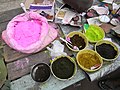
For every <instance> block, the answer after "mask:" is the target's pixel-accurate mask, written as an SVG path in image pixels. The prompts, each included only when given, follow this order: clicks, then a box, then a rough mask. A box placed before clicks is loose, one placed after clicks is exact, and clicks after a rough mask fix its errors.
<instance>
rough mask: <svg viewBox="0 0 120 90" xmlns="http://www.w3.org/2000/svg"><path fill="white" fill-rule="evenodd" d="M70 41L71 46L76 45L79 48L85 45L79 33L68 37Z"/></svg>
mask: <svg viewBox="0 0 120 90" xmlns="http://www.w3.org/2000/svg"><path fill="white" fill-rule="evenodd" d="M70 41H71V43H72V45H73V46H77V47H78V48H79V49H80V50H81V49H83V48H85V46H86V44H85V41H84V39H83V38H82V37H81V36H79V35H74V36H73V37H71V38H70Z"/></svg>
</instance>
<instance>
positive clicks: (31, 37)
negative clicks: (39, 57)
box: [14, 20, 41, 47]
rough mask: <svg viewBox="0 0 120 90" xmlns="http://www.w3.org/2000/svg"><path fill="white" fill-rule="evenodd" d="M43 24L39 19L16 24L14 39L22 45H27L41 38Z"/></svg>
mask: <svg viewBox="0 0 120 90" xmlns="http://www.w3.org/2000/svg"><path fill="white" fill-rule="evenodd" d="M40 34H41V24H40V21H38V20H31V21H27V22H24V21H23V22H18V23H17V25H15V30H14V39H15V40H16V41H17V43H18V44H19V45H21V46H22V47H27V46H29V45H31V44H33V43H35V42H37V41H38V40H39V38H40Z"/></svg>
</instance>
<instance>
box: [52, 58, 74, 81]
mask: <svg viewBox="0 0 120 90" xmlns="http://www.w3.org/2000/svg"><path fill="white" fill-rule="evenodd" d="M52 70H53V73H54V74H55V76H57V77H58V78H60V79H68V78H70V77H72V75H73V74H74V70H75V65H74V63H73V62H71V61H70V60H69V59H68V58H67V57H61V58H59V59H57V60H56V61H55V62H53V64H52Z"/></svg>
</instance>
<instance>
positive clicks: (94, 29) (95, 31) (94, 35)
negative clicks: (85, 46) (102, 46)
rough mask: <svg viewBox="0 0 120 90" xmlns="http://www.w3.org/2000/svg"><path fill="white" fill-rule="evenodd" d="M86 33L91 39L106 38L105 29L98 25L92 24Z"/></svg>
mask: <svg viewBox="0 0 120 90" xmlns="http://www.w3.org/2000/svg"><path fill="white" fill-rule="evenodd" d="M85 35H86V37H87V38H88V40H89V41H93V42H94V41H99V40H101V39H103V38H104V31H103V30H102V28H100V27H99V26H97V25H90V26H89V28H88V29H87V30H86V32H85Z"/></svg>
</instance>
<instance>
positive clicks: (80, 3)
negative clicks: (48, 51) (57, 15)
mask: <svg viewBox="0 0 120 90" xmlns="http://www.w3.org/2000/svg"><path fill="white" fill-rule="evenodd" d="M63 1H64V2H65V3H66V4H68V5H69V6H71V7H72V8H74V9H75V10H76V11H77V12H79V13H81V12H84V11H86V10H87V9H88V8H90V7H91V6H92V4H93V0H75V1H74V0H63Z"/></svg>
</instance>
